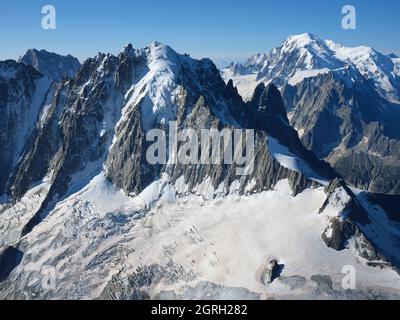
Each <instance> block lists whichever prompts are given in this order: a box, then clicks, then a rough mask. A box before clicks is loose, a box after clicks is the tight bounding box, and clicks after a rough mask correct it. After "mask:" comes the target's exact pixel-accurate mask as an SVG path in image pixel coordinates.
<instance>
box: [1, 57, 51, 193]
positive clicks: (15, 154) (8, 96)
mask: <svg viewBox="0 0 400 320" xmlns="http://www.w3.org/2000/svg"><path fill="white" fill-rule="evenodd" d="M49 88H50V80H49V79H47V78H46V77H43V75H41V74H40V73H39V72H38V71H36V70H35V69H34V68H33V67H31V66H25V65H23V64H20V63H17V62H15V61H12V60H8V61H4V62H0V155H1V156H0V195H2V194H4V193H6V192H7V191H8V190H7V187H8V185H9V180H10V177H11V175H12V172H13V170H14V169H15V167H16V165H17V163H18V161H19V158H20V157H21V153H22V151H23V148H24V146H25V143H26V142H27V141H29V139H30V136H31V134H32V132H33V131H34V130H35V127H36V123H37V122H38V119H39V115H40V111H41V110H42V107H43V104H44V103H45V101H46V99H47V94H48V91H49Z"/></svg>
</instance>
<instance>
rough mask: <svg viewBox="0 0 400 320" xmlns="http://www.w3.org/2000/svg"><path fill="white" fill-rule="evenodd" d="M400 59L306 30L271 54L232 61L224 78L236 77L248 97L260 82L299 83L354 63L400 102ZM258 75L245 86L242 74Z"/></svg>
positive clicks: (383, 93)
mask: <svg viewBox="0 0 400 320" xmlns="http://www.w3.org/2000/svg"><path fill="white" fill-rule="evenodd" d="M398 63H399V61H397V59H396V58H391V57H389V56H387V55H384V54H381V53H379V52H378V51H376V50H374V49H373V48H370V47H366V46H361V47H355V48H350V47H345V46H342V45H340V44H336V43H335V42H333V41H331V40H326V41H324V40H322V39H320V38H319V37H318V36H316V35H313V34H309V33H305V34H300V35H294V36H290V37H289V38H287V39H286V41H284V43H283V44H282V46H280V47H278V48H275V49H273V50H272V51H271V52H270V53H269V54H268V55H267V54H257V55H255V56H253V57H250V58H249V59H248V61H247V62H246V63H245V64H244V65H241V64H232V65H231V66H230V67H228V68H226V69H223V70H222V75H223V77H224V79H226V80H229V79H232V80H234V84H235V85H236V84H237V87H238V90H239V92H241V93H242V94H243V95H244V98H245V99H246V98H247V99H248V98H250V97H251V95H249V94H250V93H251V92H252V90H254V88H255V86H256V85H257V83H259V82H269V81H274V83H276V84H277V85H278V86H282V85H283V84H285V83H290V84H292V85H295V84H297V83H299V82H301V81H302V80H303V79H305V78H309V77H313V76H316V75H318V74H323V73H327V72H329V71H334V70H340V69H343V68H346V67H349V66H351V67H353V68H355V69H356V70H357V71H358V72H360V73H361V74H362V75H363V76H364V78H365V79H366V80H370V81H371V82H372V83H373V84H374V87H375V89H376V90H377V91H378V93H379V94H380V95H381V96H382V97H383V98H385V99H388V100H390V101H391V102H395V103H399V102H400V84H399V83H400V80H399V74H398V68H399V64H398ZM249 74H253V75H256V77H255V81H254V82H253V84H252V88H248V87H246V86H243V87H242V88H241V85H240V81H241V78H240V77H241V76H248V75H249Z"/></svg>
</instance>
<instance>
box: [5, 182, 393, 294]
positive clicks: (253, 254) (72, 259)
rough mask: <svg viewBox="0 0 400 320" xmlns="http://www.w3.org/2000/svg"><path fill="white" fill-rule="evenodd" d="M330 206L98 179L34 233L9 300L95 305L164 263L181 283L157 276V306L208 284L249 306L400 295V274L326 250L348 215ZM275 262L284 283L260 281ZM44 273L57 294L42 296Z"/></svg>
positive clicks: (287, 192)
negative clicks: (127, 188)
mask: <svg viewBox="0 0 400 320" xmlns="http://www.w3.org/2000/svg"><path fill="white" fill-rule="evenodd" d="M325 199H326V194H325V192H324V191H323V189H321V188H319V189H307V190H305V191H304V192H303V193H301V194H299V195H298V196H297V197H292V196H291V189H290V187H289V184H288V183H287V181H286V180H282V181H280V182H279V183H278V184H277V185H276V187H275V189H274V190H273V191H268V192H262V193H260V194H256V195H252V196H239V195H237V194H235V193H234V192H233V193H231V194H230V195H229V196H228V197H226V198H216V199H215V200H212V201H205V200H204V199H203V198H202V197H199V196H184V197H179V196H178V195H177V194H176V192H175V190H174V187H173V186H172V185H169V184H168V177H164V178H163V179H162V180H160V181H158V182H156V183H155V184H153V185H151V186H149V188H147V189H146V190H145V191H144V192H143V194H141V195H139V196H138V197H135V198H130V197H127V196H126V195H124V194H123V193H122V192H121V191H119V190H118V189H116V188H115V187H113V186H112V185H111V184H110V183H109V182H108V181H106V180H105V179H104V177H103V175H99V176H97V177H95V178H94V179H93V180H92V181H91V182H90V183H89V185H88V186H87V187H85V188H83V189H82V190H81V191H79V192H78V193H76V194H74V195H72V196H70V197H69V198H68V199H66V200H65V201H63V202H60V203H59V204H58V205H57V206H56V208H55V209H54V210H53V211H52V212H51V213H50V214H49V216H48V217H47V218H46V219H45V221H43V223H42V224H40V226H38V227H37V228H35V229H34V230H33V232H32V233H31V234H29V235H27V237H26V238H25V240H23V242H22V245H21V249H24V252H25V254H24V257H23V260H22V263H21V264H20V265H19V266H18V267H17V268H16V269H15V270H14V271H13V273H12V274H11V276H10V279H9V280H8V281H9V282H8V283H6V286H5V287H3V288H2V289H0V296H4V295H6V294H7V293H8V292H10V291H14V292H15V291H17V290H20V291H19V292H21V294H23V295H25V297H27V298H69V299H71V298H77V299H82V298H96V297H98V296H99V295H100V294H101V292H102V291H103V289H104V288H105V287H107V284H109V283H110V281H111V279H113V276H114V277H115V276H117V277H119V278H124V277H127V278H128V277H129V276H130V275H133V274H135V273H137V272H138V271H139V270H141V269H146V267H150V266H155V265H157V266H159V267H160V268H161V267H163V268H164V269H163V270H166V271H165V272H164V276H165V277H166V275H167V274H169V273H170V272H175V276H174V278H173V281H172V280H171V279H164V278H163V275H161V274H158V275H157V274H155V275H154V274H153V277H154V279H159V280H158V281H157V280H154V283H153V284H152V285H150V286H146V285H142V286H141V289H142V290H143V291H146V292H147V293H148V294H149V296H150V297H153V298H156V297H163V298H166V297H168V296H170V295H171V294H172V293H173V294H174V295H176V296H178V297H179V296H180V295H183V294H184V293H185V292H187V291H188V290H189V288H190V290H194V292H195V294H196V297H198V298H207V297H208V294H209V292H208V291H207V290H205V289H204V288H202V285H201V284H202V283H213V284H214V285H218V286H221V287H216V288H214V289H213V292H214V294H215V295H218V294H220V295H222V297H223V295H224V294H227V293H226V291H225V290H228V289H226V288H240V289H241V290H239V291H232V290H233V289H230V291H229V290H228V291H229V292H231V293H230V294H231V295H230V297H232V295H233V298H248V293H246V292H248V291H250V292H253V293H254V294H255V295H256V296H257V297H258V298H262V299H265V298H270V297H274V298H299V297H301V298H340V297H342V298H344V297H346V295H351V294H354V298H357V297H364V298H367V297H370V296H369V294H372V292H375V291H376V292H379V293H380V294H383V293H384V294H389V295H390V294H392V293H393V292H395V290H399V289H400V277H399V275H398V274H397V273H396V272H394V271H393V270H391V269H389V268H387V269H386V268H385V269H383V270H381V269H378V268H373V267H369V266H367V264H366V263H365V261H364V260H363V259H362V258H361V257H359V256H357V254H356V252H355V250H354V247H353V244H351V243H350V244H349V248H348V249H347V250H343V251H340V252H337V251H334V250H332V249H330V248H328V247H327V246H326V245H325V244H324V242H323V241H322V238H321V234H322V233H323V232H324V229H325V228H326V226H327V224H328V221H329V218H331V217H332V216H339V215H340V212H341V210H342V209H343V204H339V205H333V204H332V205H329V206H328V207H327V209H326V210H325V211H324V213H323V214H319V209H320V208H321V206H322V204H323V203H324V201H325ZM154 200H155V201H156V202H155V203H154V206H152V208H151V209H150V210H144V211H143V209H144V208H146V206H147V205H146V203H148V201H154ZM233 248H234V250H232V249H233ZM272 257H274V258H276V259H278V261H279V263H280V264H281V265H282V267H283V269H282V272H281V277H280V280H277V281H274V282H273V284H272V285H270V286H265V285H264V284H263V283H262V281H261V273H262V271H263V268H264V267H265V264H266V262H267V261H268V259H271V258H272ZM348 265H350V266H353V267H354V268H355V270H356V274H357V290H354V291H350V292H344V290H343V289H342V288H341V281H342V279H343V277H344V275H343V274H342V269H343V267H344V266H348ZM176 270H179V272H178V273H176V272H177V271H176ZM49 271H51V272H49ZM43 275H47V276H48V277H50V278H49V279H50V280H51V281H50V284H53V285H54V286H53V287H46V290H43V289H42V287H41V279H42V278H43ZM318 276H328V277H330V279H331V281H332V288H331V289H329V288H328V289H327V288H325V289H324V287H321V286H322V285H321V283H319V282H318V281H316V279H318ZM316 277H317V278H316ZM21 279H27V280H28V281H27V282H24V281H21ZM52 281H53V282H54V283H53V282H52ZM18 286H20V287H18ZM21 286H22V287H21ZM372 287H374V288H375V289H372ZM244 290H245V291H244ZM368 290H372V291H371V292H370V293H368ZM374 290H375V291H374Z"/></svg>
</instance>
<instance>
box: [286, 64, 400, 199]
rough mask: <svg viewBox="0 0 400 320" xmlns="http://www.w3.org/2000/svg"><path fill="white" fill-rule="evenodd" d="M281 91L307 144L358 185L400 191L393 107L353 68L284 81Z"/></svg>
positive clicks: (399, 115) (397, 115)
mask: <svg viewBox="0 0 400 320" xmlns="http://www.w3.org/2000/svg"><path fill="white" fill-rule="evenodd" d="M349 79H353V81H354V82H352V80H349ZM282 92H283V97H284V100H285V103H286V106H287V110H288V111H290V112H291V124H292V125H293V126H294V127H295V128H297V129H298V130H299V132H300V133H301V140H302V142H303V143H304V145H305V146H306V147H307V148H309V149H310V150H312V151H314V152H315V153H316V154H317V156H318V157H319V158H321V159H325V160H327V161H328V162H329V163H330V164H331V165H332V166H333V167H334V168H335V169H336V170H337V171H338V172H339V173H340V174H341V175H342V176H343V177H344V178H345V179H346V181H347V182H348V183H350V184H352V185H354V186H356V187H358V188H360V189H365V190H370V191H371V192H380V193H388V194H398V193H399V177H400V169H399V168H400V166H399V164H400V153H399V150H400V130H399V128H398V126H397V124H396V123H398V122H399V120H400V111H399V109H398V107H397V106H394V105H391V104H390V103H388V102H387V101H385V100H384V99H382V98H381V97H380V96H379V95H378V93H376V92H375V90H374V87H373V86H372V85H371V84H370V83H369V82H368V81H366V80H365V79H364V78H363V77H361V75H359V74H357V73H356V71H354V70H352V69H346V70H343V71H340V72H330V73H328V74H322V75H319V76H316V77H313V78H308V79H305V80H303V81H302V82H301V83H299V84H297V85H296V86H294V87H293V86H290V85H286V86H284V88H283V89H282Z"/></svg>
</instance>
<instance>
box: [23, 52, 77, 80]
mask: <svg viewBox="0 0 400 320" xmlns="http://www.w3.org/2000/svg"><path fill="white" fill-rule="evenodd" d="M19 62H20V63H23V64H26V65H31V66H33V67H34V68H35V69H36V70H38V71H39V72H40V73H42V74H44V75H46V76H47V77H49V78H50V79H52V80H55V81H59V80H61V79H62V78H64V77H73V76H74V75H75V74H76V72H77V71H78V70H79V68H80V67H81V63H80V62H79V60H78V59H77V58H75V57H73V56H71V55H67V56H61V55H59V54H56V53H51V52H47V51H46V50H40V51H38V50H36V49H31V50H28V51H27V52H26V53H25V54H24V55H23V56H22V57H21V58H20V59H19Z"/></svg>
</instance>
